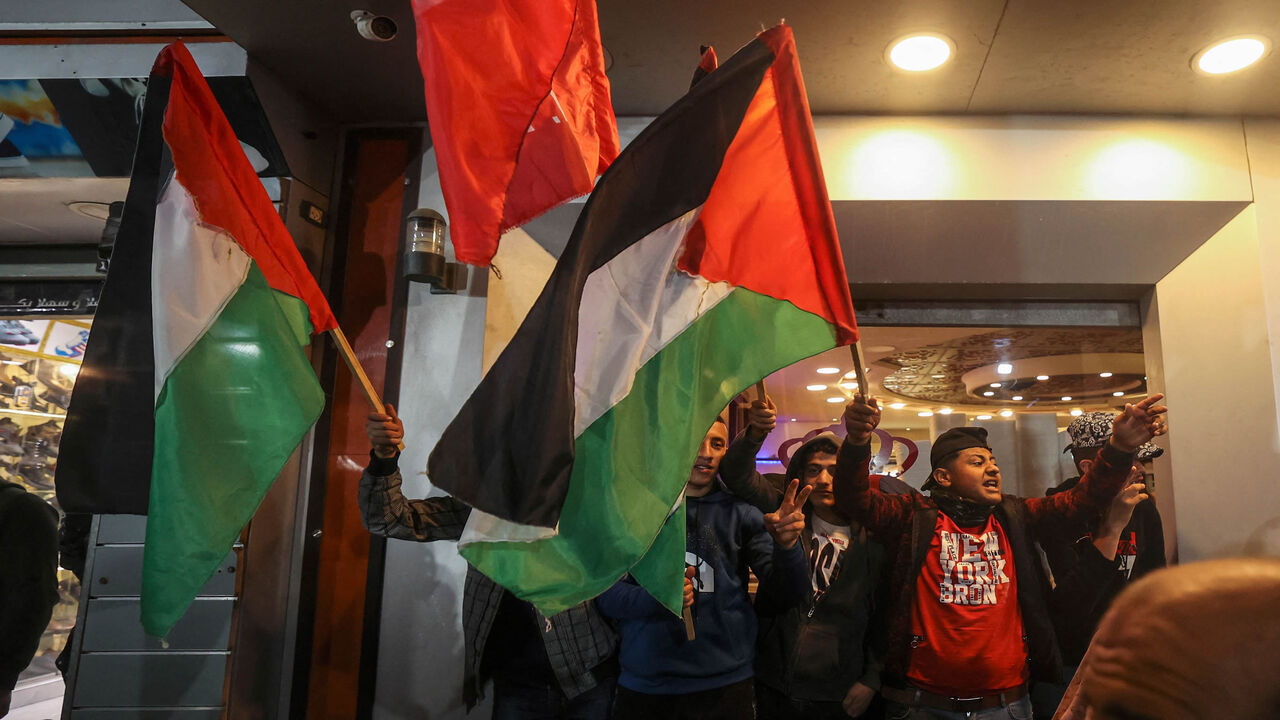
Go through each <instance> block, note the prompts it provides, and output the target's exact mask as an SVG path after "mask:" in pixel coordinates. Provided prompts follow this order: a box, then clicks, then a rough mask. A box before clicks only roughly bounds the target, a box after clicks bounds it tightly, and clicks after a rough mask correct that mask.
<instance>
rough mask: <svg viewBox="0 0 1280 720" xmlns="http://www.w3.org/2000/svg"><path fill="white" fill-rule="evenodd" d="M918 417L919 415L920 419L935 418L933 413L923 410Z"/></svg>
mask: <svg viewBox="0 0 1280 720" xmlns="http://www.w3.org/2000/svg"><path fill="white" fill-rule="evenodd" d="M916 415H919V416H920V417H933V411H932V410H921V411H920V412H918V413H916Z"/></svg>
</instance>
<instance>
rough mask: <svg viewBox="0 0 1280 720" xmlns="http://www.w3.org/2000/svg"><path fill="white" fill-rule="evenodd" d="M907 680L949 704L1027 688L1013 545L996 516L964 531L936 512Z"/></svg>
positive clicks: (918, 588)
mask: <svg viewBox="0 0 1280 720" xmlns="http://www.w3.org/2000/svg"><path fill="white" fill-rule="evenodd" d="M911 634H912V636H913V637H912V648H914V649H913V650H912V651H911V662H910V667H909V668H908V670H907V678H908V679H909V680H910V681H911V682H912V683H914V684H915V685H916V686H918V687H920V688H922V689H924V690H927V691H929V692H932V693H937V694H939V695H946V696H948V697H974V696H978V695H994V694H997V693H999V692H1002V691H1004V690H1008V689H1009V688H1012V687H1016V686H1018V685H1021V684H1022V683H1024V682H1026V680H1027V677H1028V667H1027V645H1026V642H1025V641H1024V640H1023V629H1022V610H1021V609H1020V608H1019V607H1018V578H1017V576H1016V573H1015V572H1014V569H1013V552H1012V551H1011V549H1010V547H1009V538H1008V536H1007V535H1005V532H1004V528H1003V527H1001V526H1000V523H999V522H997V521H996V518H995V516H994V515H992V516H991V517H990V518H988V519H987V522H986V524H985V525H982V526H980V527H972V528H965V529H961V528H960V527H958V526H957V525H956V524H955V522H954V521H953V520H952V519H951V518H949V517H947V515H946V514H945V513H938V523H937V525H936V526H935V527H934V534H933V542H932V543H931V544H930V545H929V554H928V555H927V556H926V557H925V561H924V567H923V568H922V569H921V571H920V578H919V580H917V582H916V597H915V603H914V605H913V607H912V609H911Z"/></svg>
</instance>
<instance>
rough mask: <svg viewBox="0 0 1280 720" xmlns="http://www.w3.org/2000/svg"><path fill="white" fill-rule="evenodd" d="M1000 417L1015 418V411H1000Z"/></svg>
mask: <svg viewBox="0 0 1280 720" xmlns="http://www.w3.org/2000/svg"><path fill="white" fill-rule="evenodd" d="M1000 417H1013V411H1012V410H1001V411H1000Z"/></svg>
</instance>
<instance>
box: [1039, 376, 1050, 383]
mask: <svg viewBox="0 0 1280 720" xmlns="http://www.w3.org/2000/svg"><path fill="white" fill-rule="evenodd" d="M1036 379H1037V380H1039V381H1040V382H1044V381H1045V380H1048V379H1049V376H1048V375H1037V376H1036Z"/></svg>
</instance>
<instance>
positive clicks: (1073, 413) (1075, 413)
mask: <svg viewBox="0 0 1280 720" xmlns="http://www.w3.org/2000/svg"><path fill="white" fill-rule="evenodd" d="M1083 414H1084V411H1083V410H1081V409H1080V408H1076V409H1075V410H1072V411H1071V417H1080V416H1081V415H1083Z"/></svg>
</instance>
